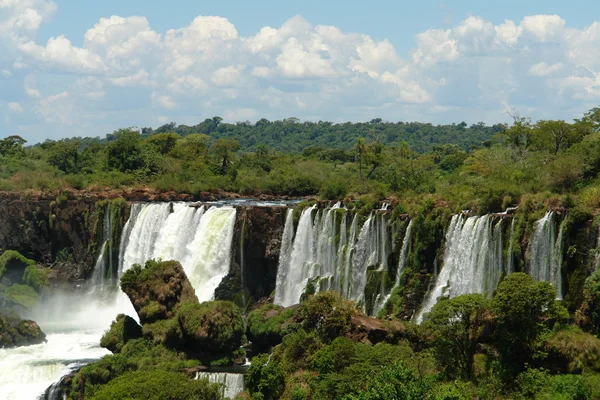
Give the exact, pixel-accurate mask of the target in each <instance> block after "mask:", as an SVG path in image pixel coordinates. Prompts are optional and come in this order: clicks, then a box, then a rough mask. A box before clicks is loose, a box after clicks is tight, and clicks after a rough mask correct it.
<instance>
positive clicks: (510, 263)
mask: <svg viewBox="0 0 600 400" xmlns="http://www.w3.org/2000/svg"><path fill="white" fill-rule="evenodd" d="M516 220H517V219H516V218H513V219H512V221H511V222H510V235H509V239H508V240H509V242H508V253H507V254H506V274H507V275H508V274H512V273H513V272H515V265H514V264H515V260H514V258H515V256H514V254H513V241H514V237H513V236H514V233H515V222H516Z"/></svg>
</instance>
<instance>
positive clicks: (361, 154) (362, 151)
mask: <svg viewBox="0 0 600 400" xmlns="http://www.w3.org/2000/svg"><path fill="white" fill-rule="evenodd" d="M354 149H355V150H356V160H357V161H358V175H359V176H360V177H361V178H362V163H363V161H364V158H365V156H366V154H367V145H366V143H365V139H363V138H361V137H359V138H358V139H357V140H356V145H355V146H354Z"/></svg>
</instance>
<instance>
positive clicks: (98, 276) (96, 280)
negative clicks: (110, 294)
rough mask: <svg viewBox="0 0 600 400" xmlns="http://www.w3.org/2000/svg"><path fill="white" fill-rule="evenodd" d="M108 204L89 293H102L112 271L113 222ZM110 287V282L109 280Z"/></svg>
mask: <svg viewBox="0 0 600 400" xmlns="http://www.w3.org/2000/svg"><path fill="white" fill-rule="evenodd" d="M110 211H111V205H110V203H109V204H107V206H106V208H105V209H104V219H103V230H102V234H103V236H102V246H101V247H100V254H99V255H98V258H97V259H96V264H95V265H94V271H93V274H92V277H91V279H90V282H89V286H90V293H95V292H98V291H103V290H104V289H105V288H106V287H107V278H110V276H111V275H112V271H113V257H112V253H113V228H114V223H115V221H113V220H112V216H113V214H112V213H111V212H110ZM108 283H109V284H111V285H112V280H110V279H109V282H108Z"/></svg>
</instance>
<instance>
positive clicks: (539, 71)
mask: <svg viewBox="0 0 600 400" xmlns="http://www.w3.org/2000/svg"><path fill="white" fill-rule="evenodd" d="M562 67H563V65H562V64H561V63H556V64H552V65H548V64H546V63H545V62H541V63H537V64H535V65H532V66H531V68H529V74H530V75H533V76H546V75H550V74H553V73H554V72H557V71H560V70H561V68H562Z"/></svg>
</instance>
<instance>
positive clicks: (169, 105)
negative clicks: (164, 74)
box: [152, 92, 177, 110]
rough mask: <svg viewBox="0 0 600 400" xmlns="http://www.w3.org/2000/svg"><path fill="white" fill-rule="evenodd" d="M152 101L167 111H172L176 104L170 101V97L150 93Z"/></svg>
mask: <svg viewBox="0 0 600 400" xmlns="http://www.w3.org/2000/svg"><path fill="white" fill-rule="evenodd" d="M152 100H153V101H155V102H157V103H158V104H159V105H160V106H162V107H164V108H166V109H168V110H172V109H174V108H175V107H176V106H177V103H175V102H174V101H173V100H172V99H171V96H167V95H161V94H158V93H156V92H153V93H152Z"/></svg>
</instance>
